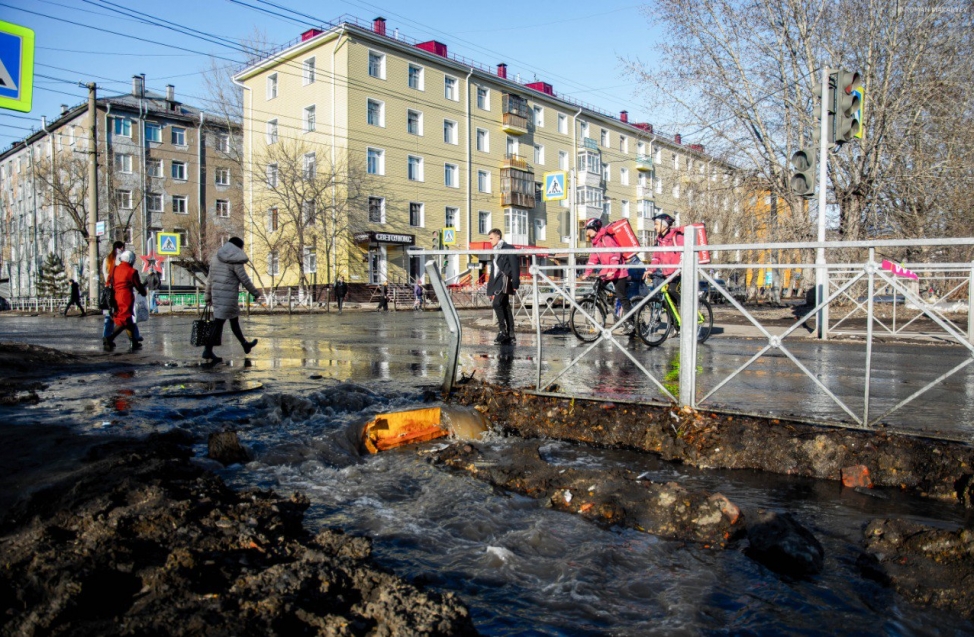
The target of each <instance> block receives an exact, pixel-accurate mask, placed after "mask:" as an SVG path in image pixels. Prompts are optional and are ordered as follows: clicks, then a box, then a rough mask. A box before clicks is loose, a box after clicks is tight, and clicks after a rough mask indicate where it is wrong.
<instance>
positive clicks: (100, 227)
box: [95, 221, 105, 237]
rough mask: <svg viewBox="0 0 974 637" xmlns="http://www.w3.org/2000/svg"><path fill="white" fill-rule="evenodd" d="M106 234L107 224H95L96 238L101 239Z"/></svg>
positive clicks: (100, 222) (101, 222)
mask: <svg viewBox="0 0 974 637" xmlns="http://www.w3.org/2000/svg"><path fill="white" fill-rule="evenodd" d="M104 234H105V222H104V221H96V222H95V236H96V237H101V236H104Z"/></svg>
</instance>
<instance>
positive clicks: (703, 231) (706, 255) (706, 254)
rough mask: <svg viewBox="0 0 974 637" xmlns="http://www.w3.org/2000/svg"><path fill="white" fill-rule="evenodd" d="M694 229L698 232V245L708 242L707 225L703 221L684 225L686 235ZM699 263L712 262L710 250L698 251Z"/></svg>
mask: <svg viewBox="0 0 974 637" xmlns="http://www.w3.org/2000/svg"><path fill="white" fill-rule="evenodd" d="M690 230H692V231H694V232H696V233H697V236H696V239H697V246H698V247H701V246H705V245H708V244H707V226H706V225H704V224H703V223H688V224H687V225H685V226H683V234H684V235H685V234H686V233H687V232H688V231H690ZM697 263H698V264H700V265H706V264H708V263H710V250H700V251H699V252H697Z"/></svg>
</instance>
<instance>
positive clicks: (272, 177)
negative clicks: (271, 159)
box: [267, 164, 278, 188]
mask: <svg viewBox="0 0 974 637" xmlns="http://www.w3.org/2000/svg"><path fill="white" fill-rule="evenodd" d="M277 173H278V170H277V164H267V186H268V187H269V188H277Z"/></svg>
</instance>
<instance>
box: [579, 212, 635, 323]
mask: <svg viewBox="0 0 974 637" xmlns="http://www.w3.org/2000/svg"><path fill="white" fill-rule="evenodd" d="M585 236H586V237H587V238H588V240H589V241H591V242H592V247H593V248H618V247H619V242H618V241H616V240H615V237H613V236H612V235H611V234H609V233H608V232H606V229H605V228H603V227H602V220H601V219H599V218H598V217H592V218H591V219H589V220H588V221H586V222H585ZM623 263H624V260H623V258H622V252H593V253H592V254H590V255H589V257H588V264H587V265H588V269H587V270H585V273H584V274H583V275H582V279H587V278H588V277H590V276H591V275H592V273H593V272H594V271H595V266H597V265H601V266H602V270H601V271H600V272H599V278H601V279H603V280H604V281H611V282H612V284H613V287H615V295H616V298H617V299H619V302H620V303H621V304H622V313H623V315H625V314H628V313H629V310H630V309H632V303H631V302H630V300H629V294H628V288H629V270H628V269H626V268H624V267H620V266H622V264H623ZM630 336H632V334H630Z"/></svg>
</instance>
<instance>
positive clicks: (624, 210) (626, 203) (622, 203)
mask: <svg viewBox="0 0 974 637" xmlns="http://www.w3.org/2000/svg"><path fill="white" fill-rule="evenodd" d="M619 206H620V207H621V208H622V218H623V219H628V218H629V200H628V199H623V200H621V201H620V202H619Z"/></svg>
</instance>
